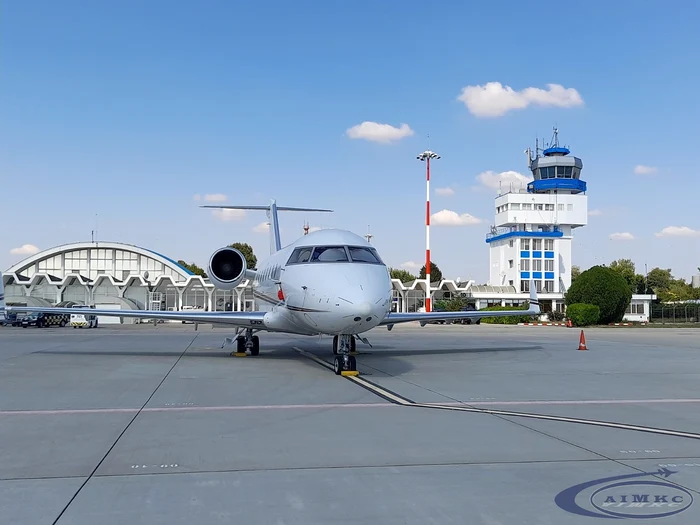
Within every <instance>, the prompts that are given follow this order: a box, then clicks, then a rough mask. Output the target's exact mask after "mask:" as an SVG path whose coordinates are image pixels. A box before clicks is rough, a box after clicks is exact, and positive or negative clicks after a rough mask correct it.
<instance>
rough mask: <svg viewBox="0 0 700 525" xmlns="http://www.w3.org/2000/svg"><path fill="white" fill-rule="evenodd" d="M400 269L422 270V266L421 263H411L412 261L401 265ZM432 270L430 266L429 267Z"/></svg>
mask: <svg viewBox="0 0 700 525" xmlns="http://www.w3.org/2000/svg"><path fill="white" fill-rule="evenodd" d="M401 268H403V269H405V270H420V269H421V268H423V265H422V264H421V263H417V262H413V261H406V262H405V263H403V264H401ZM431 268H432V265H431Z"/></svg>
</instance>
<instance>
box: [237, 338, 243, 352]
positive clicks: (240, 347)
mask: <svg viewBox="0 0 700 525" xmlns="http://www.w3.org/2000/svg"><path fill="white" fill-rule="evenodd" d="M236 352H237V353H239V354H245V337H238V338H236Z"/></svg>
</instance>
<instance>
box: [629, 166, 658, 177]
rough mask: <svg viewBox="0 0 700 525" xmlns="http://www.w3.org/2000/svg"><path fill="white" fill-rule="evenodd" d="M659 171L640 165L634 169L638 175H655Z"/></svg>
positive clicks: (652, 167)
mask: <svg viewBox="0 0 700 525" xmlns="http://www.w3.org/2000/svg"><path fill="white" fill-rule="evenodd" d="M657 171H659V169H658V168H655V167H654V166H643V165H642V164H638V165H636V166H635V167H634V173H635V174H636V175H653V174H654V173H656V172H657Z"/></svg>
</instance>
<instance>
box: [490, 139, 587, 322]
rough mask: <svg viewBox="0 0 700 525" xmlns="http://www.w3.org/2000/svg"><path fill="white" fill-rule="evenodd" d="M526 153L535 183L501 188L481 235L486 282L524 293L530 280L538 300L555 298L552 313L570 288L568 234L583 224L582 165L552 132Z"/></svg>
mask: <svg viewBox="0 0 700 525" xmlns="http://www.w3.org/2000/svg"><path fill="white" fill-rule="evenodd" d="M526 153H527V162H528V168H529V169H530V171H531V172H532V176H533V179H534V180H533V181H532V182H530V183H528V184H527V186H526V187H525V188H523V187H520V188H514V187H513V185H512V184H511V187H510V188H508V189H504V188H501V191H500V192H499V193H500V194H499V195H498V197H496V218H495V221H494V225H493V226H492V227H491V233H489V234H488V235H487V236H486V242H487V243H489V252H490V257H489V258H490V266H491V268H490V279H489V284H491V285H495V286H514V287H515V288H516V290H518V291H520V292H529V291H530V287H529V285H530V279H533V281H534V283H535V286H536V287H537V291H538V292H541V293H542V294H543V295H545V297H543V298H546V294H554V295H551V296H550V298H551V299H552V300H553V304H552V308H553V309H555V310H556V309H557V308H556V305H555V304H554V303H555V302H560V301H561V300H562V299H563V295H562V294H564V293H565V292H566V290H567V289H568V288H569V286H571V240H572V231H573V229H574V228H578V227H580V226H585V225H586V224H587V222H588V221H587V219H588V200H587V199H588V197H587V196H586V183H585V181H583V180H581V178H580V177H581V170H582V169H583V162H581V159H579V158H578V157H573V156H571V155H569V153H570V151H569V149H568V148H565V147H562V146H560V145H559V138H558V131H557V129H556V128H555V129H554V137H553V140H552V144H551V145H550V146H548V147H546V149H544V150H542V152H541V154H540V149H539V147H538V146H537V145H536V146H535V156H534V158H533V156H532V150H530V148H528V149H527V150H526ZM506 190H507V191H506Z"/></svg>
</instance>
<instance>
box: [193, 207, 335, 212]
mask: <svg viewBox="0 0 700 525" xmlns="http://www.w3.org/2000/svg"><path fill="white" fill-rule="evenodd" d="M200 208H217V209H220V210H269V209H270V206H269V205H267V206H200ZM276 208H277V210H278V211H323V212H332V211H333V210H323V209H321V208H295V207H294V206H276Z"/></svg>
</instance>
